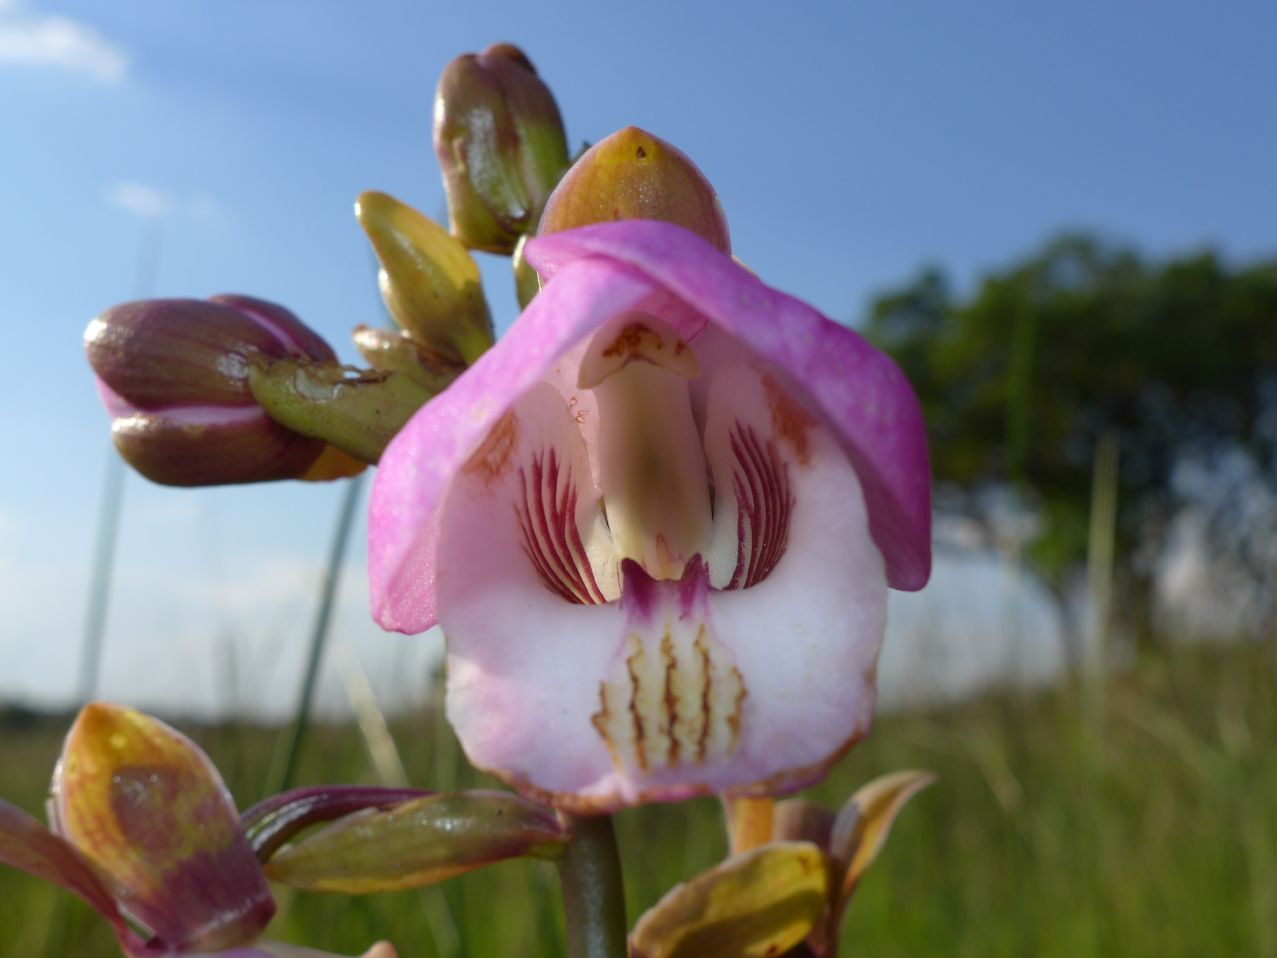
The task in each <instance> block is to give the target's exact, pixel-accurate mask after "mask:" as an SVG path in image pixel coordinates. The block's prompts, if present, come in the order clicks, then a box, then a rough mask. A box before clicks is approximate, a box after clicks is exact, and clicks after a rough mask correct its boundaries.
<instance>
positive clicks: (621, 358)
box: [577, 313, 712, 579]
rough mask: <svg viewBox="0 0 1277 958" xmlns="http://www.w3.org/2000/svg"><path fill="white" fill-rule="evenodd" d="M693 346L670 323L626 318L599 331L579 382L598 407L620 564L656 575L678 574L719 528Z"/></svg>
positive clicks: (605, 486) (601, 456)
mask: <svg viewBox="0 0 1277 958" xmlns="http://www.w3.org/2000/svg"><path fill="white" fill-rule="evenodd" d="M699 375H700V366H699V364H698V363H697V361H696V355H695V353H694V352H693V351H692V349H691V347H690V346H688V345H687V343H685V342H684V341H683V339H682V338H681V337H679V335H678V334H677V333H676V332H675V331H674V330H673V329H672V328H671V327H670V326H669V325H668V324H667V323H665V322H664V321H662V320H660V319H657V318H656V317H655V316H650V315H647V314H644V313H627V314H624V315H621V316H618V317H617V318H616V319H614V320H612V321H611V322H610V323H608V324H607V325H605V326H604V327H603V328H602V329H600V330H599V331H598V333H596V334H595V336H594V337H593V339H592V340H591V341H590V343H589V345H588V346H587V347H586V350H585V353H584V355H583V356H582V359H581V365H580V370H579V375H578V383H577V385H578V387H579V388H582V389H591V390H592V391H593V393H594V398H595V401H596V402H597V404H598V415H599V421H600V422H601V423H605V424H606V427H605V428H604V429H603V430H601V431H600V435H599V449H598V467H599V485H600V488H601V489H602V491H603V504H602V505H603V510H604V514H605V515H606V517H607V524H608V528H609V530H610V532H611V537H612V543H613V548H614V550H615V554H616V557H617V561H620V560H624V559H633V560H634V561H635V562H637V563H638V564H639V565H640V566H642V567H643V569H644V570H645V571H646V572H647V573H648V575H650V576H651V577H652V578H654V579H679V578H681V577H682V575H683V570H684V569H685V568H686V566H687V563H688V561H689V560H691V559H692V558H693V557H694V556H696V555H701V554H704V552H705V550H706V549H707V548H708V546H709V541H710V535H711V531H712V513H711V505H710V493H709V483H708V480H707V470H706V463H705V453H704V450H703V447H702V440H701V435H700V429H699V428H698V427H697V424H696V422H695V420H694V419H693V416H692V405H691V399H690V396H689V391H688V381H689V380H691V379H693V378H695V377H697V376H699Z"/></svg>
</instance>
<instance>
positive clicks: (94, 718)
mask: <svg viewBox="0 0 1277 958" xmlns="http://www.w3.org/2000/svg"><path fill="white" fill-rule="evenodd" d="M312 791H316V790H312ZM337 791H339V792H340V794H337V795H332V794H324V795H321V796H320V798H321V800H320V801H319V802H318V805H317V806H316V802H315V801H314V800H313V799H314V796H313V795H304V794H303V795H299V794H297V793H294V795H292V796H277V797H276V799H274V800H271V801H269V802H267V803H263V805H261V806H258V810H259V811H252V812H250V813H246V816H245V817H246V818H247V817H249V816H251V815H256V820H257V822H258V824H259V825H262V824H263V822H262V819H263V818H264V819H266V821H265V823H264V824H265V826H266V827H267V828H270V827H274V828H275V831H276V832H277V833H278V832H280V830H281V829H283V830H284V831H286V830H287V827H288V826H290V825H296V824H298V823H299V822H301V823H302V824H304V823H305V822H306V821H313V820H320V821H323V820H327V819H328V818H331V817H335V816H337V815H341V814H347V813H350V812H352V811H358V810H360V809H363V808H379V807H382V806H384V805H386V804H387V803H389V802H393V801H396V800H399V801H402V800H403V799H404V798H406V797H407V798H411V797H413V793H406V792H402V791H400V792H386V791H385V790H377V789H367V788H364V789H359V788H356V789H342V790H337ZM299 806H301V807H299ZM49 815H50V820H51V824H52V828H51V829H49V828H45V827H44V826H43V825H41V824H40V822H38V821H36V820H35V819H34V818H32V817H31V816H30V815H28V814H27V813H26V812H24V811H22V810H21V809H19V808H17V807H15V806H13V805H10V804H8V803H7V802H4V801H2V800H0V864H3V865H9V866H11V867H14V868H17V869H19V870H20V871H24V872H26V873H28V874H30V875H34V876H36V877H37V878H42V879H44V880H45V881H49V882H52V883H54V884H56V885H59V886H61V887H62V888H65V889H66V890H68V891H70V892H72V893H74V894H76V895H78V896H79V897H80V898H81V899H83V900H84V901H85V902H86V903H87V904H88V905H89V906H91V907H92V908H93V909H94V910H95V911H97V912H98V913H99V914H100V915H101V916H102V917H103V918H105V919H106V920H107V922H108V923H109V924H110V925H111V928H112V930H113V931H114V932H115V935H116V939H117V940H118V941H119V944H120V948H121V950H122V951H123V952H124V954H125V956H127V958H213V956H214V955H220V956H224V958H337V956H333V955H329V954H328V953H327V952H318V951H313V950H311V949H308V948H301V947H297V946H294V945H284V944H280V943H278V942H269V941H261V940H259V938H258V936H259V935H260V933H261V932H262V931H263V929H265V927H266V925H267V924H268V923H269V922H270V919H271V916H272V915H273V914H274V913H275V903H274V900H273V899H272V898H271V894H270V889H269V888H268V887H267V884H266V876H265V874H264V872H263V871H262V868H261V865H260V864H259V863H258V859H257V855H256V854H255V849H254V847H253V846H251V845H250V844H249V840H248V838H247V837H246V835H245V831H244V825H243V824H242V823H241V820H240V818H239V816H238V815H237V814H236V812H235V805H234V803H233V801H232V800H231V796H230V793H229V792H228V791H227V789H226V786H225V784H224V783H223V781H222V778H221V775H219V774H218V771H217V769H216V768H215V767H214V766H213V763H212V762H211V761H210V760H209V758H208V756H207V755H205V754H204V753H203V752H202V751H201V750H200V749H199V747H198V746H197V745H195V744H194V743H193V742H191V741H190V740H189V739H187V738H186V737H185V736H184V735H181V734H180V733H178V732H176V731H174V730H173V729H171V728H169V727H168V726H167V725H165V724H164V723H163V722H160V721H158V720H156V719H154V718H151V717H150V716H147V715H143V714H142V713H141V712H136V711H134V710H132V709H128V708H122V707H120V706H118V705H110V704H107V703H104V702H93V703H90V704H89V705H87V706H85V708H84V709H83V710H82V711H81V712H80V714H79V716H78V718H77V719H76V721H75V724H74V725H73V726H72V728H71V731H70V734H68V735H67V738H66V743H65V744H64V745H63V749H62V756H61V759H60V760H59V762H58V765H57V768H56V769H55V771H54V775H53V787H52V796H51V799H50V801H49ZM363 958H395V951H394V949H393V948H392V947H391V946H390V945H388V944H386V943H385V942H381V943H379V944H377V945H374V946H373V947H372V948H371V949H370V950H369V951H367V952H365V954H364V956H363Z"/></svg>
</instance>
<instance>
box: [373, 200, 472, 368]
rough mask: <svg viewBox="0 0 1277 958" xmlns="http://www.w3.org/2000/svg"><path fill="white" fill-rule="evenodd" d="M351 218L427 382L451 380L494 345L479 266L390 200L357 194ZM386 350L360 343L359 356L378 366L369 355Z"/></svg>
mask: <svg viewBox="0 0 1277 958" xmlns="http://www.w3.org/2000/svg"><path fill="white" fill-rule="evenodd" d="M355 218H356V219H358V220H359V225H360V226H362V227H363V229H364V232H365V233H367V234H368V239H369V240H371V241H372V246H373V249H374V250H375V251H376V253H377V259H378V260H379V261H380V262H381V270H380V272H379V274H378V277H377V284H378V286H379V288H380V289H381V298H382V300H383V301H384V302H385V304H386V309H387V310H389V311H390V315H391V316H392V317H393V318H394V320H395V322H396V323H398V324H399V327H400V328H401V329H402V330H403V331H404V332H405V333H407V334H408V336H409V337H410V338H411V339H412V340H413V342H415V343H416V344H417V345H418V346H420V347H421V349H422V351H423V353H424V354H425V358H424V359H423V362H424V363H425V364H426V365H427V366H428V367H430V368H431V369H433V370H435V371H436V373H437V374H436V375H434V376H432V377H430V380H431V382H433V381H435V380H438V379H439V378H440V376H450V378H449V379H447V381H446V382H444V383H443V385H447V382H450V381H451V379H455V378H456V377H457V376H458V375H460V373H461V371H462V370H464V369H465V367H466V366H468V365H469V364H470V363H472V362H474V361H475V360H476V359H478V358H479V356H481V355H482V354H483V353H484V352H486V351H487V349H488V347H489V346H491V345H492V342H493V333H492V317H491V314H490V313H489V312H488V304H487V302H486V301H485V300H484V298H483V285H482V280H481V278H480V276H479V267H478V266H477V265H476V264H475V261H474V259H473V258H472V257H471V256H470V253H469V251H468V250H467V249H466V248H465V247H464V246H463V245H461V243H460V242H458V241H457V240H456V239H455V238H454V237H452V236H450V235H449V234H448V231H447V230H445V229H444V228H443V227H441V226H438V225H436V224H435V223H433V222H432V221H431V220H429V219H428V218H427V217H425V216H423V215H422V214H421V213H419V212H417V211H416V210H415V209H413V208H412V207H411V206H408V205H407V204H405V203H401V202H400V201H399V200H397V199H395V198H394V197H393V196H388V195H387V194H385V193H378V192H375V191H372V190H369V191H368V192H365V193H361V194H359V198H358V199H357V200H356V201H355ZM369 345H371V344H369ZM385 345H386V344H385V343H380V344H378V345H376V346H373V349H372V352H373V355H369V353H368V351H366V350H365V347H364V344H360V351H361V352H363V353H364V356H365V358H367V359H368V360H369V362H371V363H373V365H374V366H376V367H377V368H378V369H381V368H385V367H382V366H379V365H377V362H376V360H375V359H374V356H378V357H379V358H383V359H384V358H386V356H385V351H384V349H383V347H384V346H385ZM392 361H393V360H392ZM393 368H396V369H398V368H400V366H398V365H397V366H395V367H393ZM438 388H442V386H440V387H438Z"/></svg>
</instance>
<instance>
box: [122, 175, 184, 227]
mask: <svg viewBox="0 0 1277 958" xmlns="http://www.w3.org/2000/svg"><path fill="white" fill-rule="evenodd" d="M106 201H107V203H108V204H109V205H111V206H115V207H118V208H119V209H122V210H127V211H128V212H130V213H133V214H134V215H136V216H141V217H144V218H150V217H153V216H165V215H167V214H168V213H169V211H170V210H172V208H173V201H172V199H171V198H170V197H169V194H168V193H166V192H165V191H164V190H161V189H159V188H158V187H154V186H151V185H149V184H147V183H141V182H139V181H137V180H116V181H115V182H114V183H112V184H111V185H109V186H108V187H107V188H106Z"/></svg>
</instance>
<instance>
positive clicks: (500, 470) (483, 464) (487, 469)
mask: <svg viewBox="0 0 1277 958" xmlns="http://www.w3.org/2000/svg"><path fill="white" fill-rule="evenodd" d="M518 442H519V420H518V417H517V416H515V414H514V413H512V412H508V413H506V414H505V415H504V416H502V417H501V418H500V419H499V420H498V421H497V424H496V425H495V426H493V427H492V429H491V430H490V431H489V432H488V435H487V436H486V437H484V440H483V442H482V443H480V444H479V448H478V449H476V450H475V451H474V454H473V455H471V456H470V458H469V459H468V460H466V464H465V465H464V466H463V467H462V471H463V472H465V473H467V474H468V475H472V476H477V477H478V478H479V479H480V481H482V482H483V483H485V484H487V485H491V484H492V483H493V482H495V481H496V480H497V479H499V478H501V476H502V475H503V474H504V473H505V471H506V469H507V468H509V465H510V457H511V456H512V455H513V453H514V450H515V447H516V446H517V445H518Z"/></svg>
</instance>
